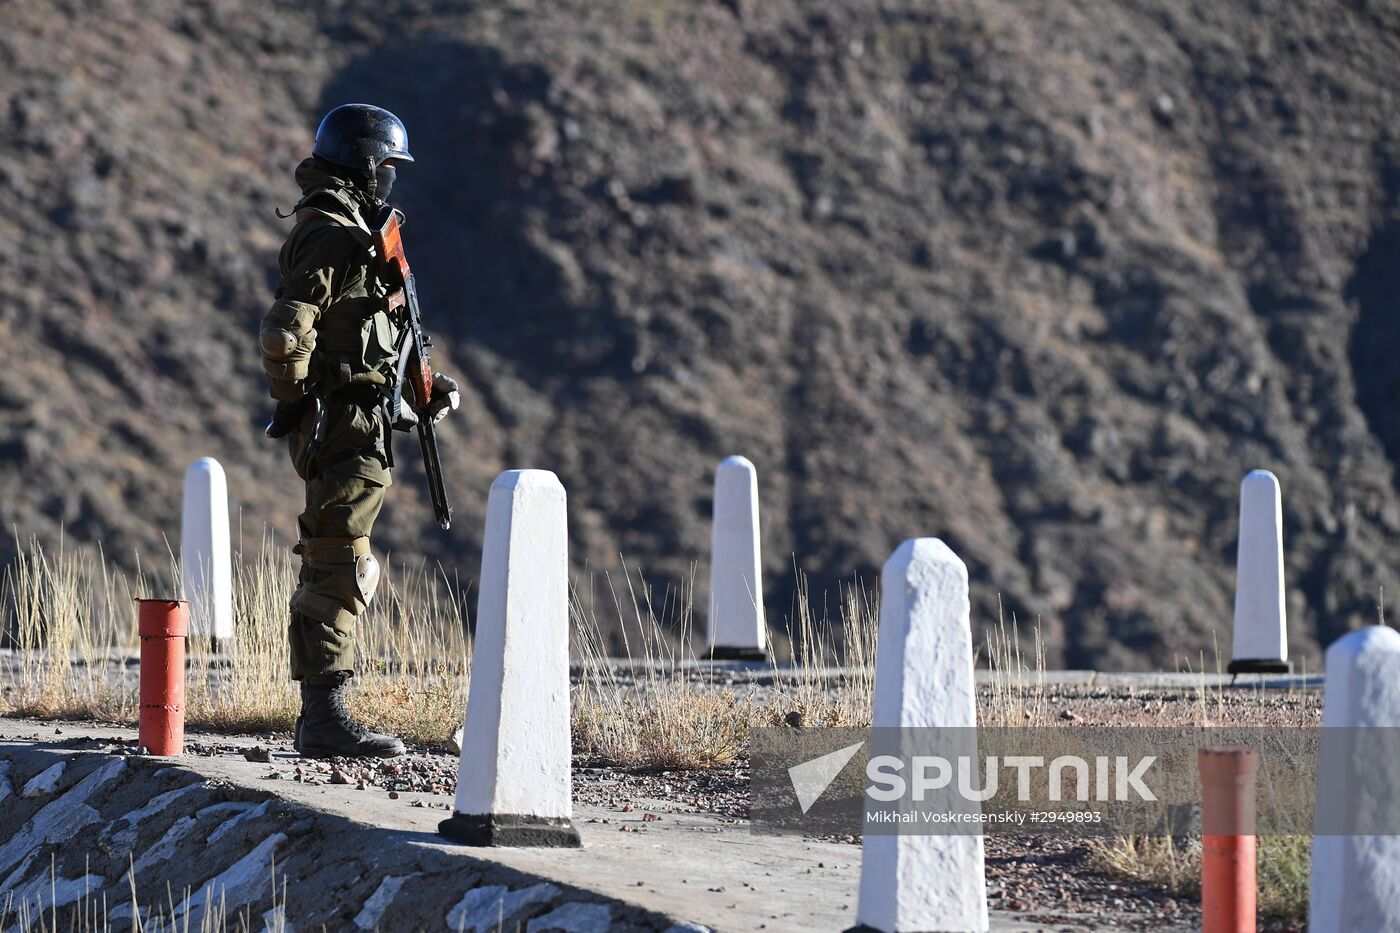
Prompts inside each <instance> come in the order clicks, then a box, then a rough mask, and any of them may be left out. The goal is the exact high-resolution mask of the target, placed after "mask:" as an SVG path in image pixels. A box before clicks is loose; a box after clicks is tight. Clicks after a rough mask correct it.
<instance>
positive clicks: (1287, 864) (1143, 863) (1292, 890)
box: [1089, 836, 1312, 922]
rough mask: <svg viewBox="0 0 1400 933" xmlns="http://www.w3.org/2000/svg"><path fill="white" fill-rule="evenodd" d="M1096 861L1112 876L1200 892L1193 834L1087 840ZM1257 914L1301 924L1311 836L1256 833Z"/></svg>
mask: <svg viewBox="0 0 1400 933" xmlns="http://www.w3.org/2000/svg"><path fill="white" fill-rule="evenodd" d="M1089 844H1090V849H1091V851H1092V853H1093V857H1094V860H1095V862H1096V863H1097V864H1098V865H1099V866H1100V867H1102V868H1103V869H1105V870H1107V871H1110V872H1112V873H1114V874H1116V875H1122V876H1124V877H1127V878H1134V879H1137V880H1139V881H1146V882H1148V883H1150V884H1155V885H1160V886H1161V887H1163V888H1165V889H1166V890H1167V891H1169V892H1171V893H1172V894H1175V895H1181V896H1185V897H1193V898H1194V897H1199V896H1200V893H1201V843H1200V839H1198V838H1193V839H1190V840H1187V841H1185V842H1184V843H1183V842H1181V841H1177V840H1173V839H1172V837H1170V836H1128V837H1119V838H1113V839H1093V840H1090V843H1089ZM1255 853H1256V859H1257V877H1258V890H1259V912H1260V913H1262V914H1267V915H1270V916H1274V917H1279V918H1282V919H1284V920H1291V921H1296V922H1302V921H1305V920H1306V919H1307V916H1308V872H1309V870H1310V866H1311V856H1312V838H1311V837H1310V836H1259V837H1257V847H1256V849H1255Z"/></svg>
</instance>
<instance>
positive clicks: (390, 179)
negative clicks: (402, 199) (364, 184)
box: [374, 162, 396, 201]
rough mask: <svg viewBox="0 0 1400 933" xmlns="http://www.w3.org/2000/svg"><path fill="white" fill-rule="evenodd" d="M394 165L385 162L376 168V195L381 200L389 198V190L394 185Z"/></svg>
mask: <svg viewBox="0 0 1400 933" xmlns="http://www.w3.org/2000/svg"><path fill="white" fill-rule="evenodd" d="M395 175H396V173H395V171H394V167H393V166H392V165H390V164H389V163H388V162H385V163H384V164H383V165H381V166H379V168H377V169H375V170H374V196H375V197H376V198H378V199H379V200H381V201H387V200H389V191H390V190H391V189H392V188H393V187H394V178H395Z"/></svg>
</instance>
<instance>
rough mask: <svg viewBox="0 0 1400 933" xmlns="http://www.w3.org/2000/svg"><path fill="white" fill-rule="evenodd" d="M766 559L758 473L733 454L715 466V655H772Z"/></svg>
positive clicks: (710, 637)
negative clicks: (767, 619) (766, 602)
mask: <svg viewBox="0 0 1400 933" xmlns="http://www.w3.org/2000/svg"><path fill="white" fill-rule="evenodd" d="M761 562H762V551H761V550H760V544H759V531H758V472H757V471H756V470H755V469H754V465H753V464H752V463H750V462H749V461H748V460H747V459H746V458H744V457H728V458H726V459H725V460H724V461H723V462H721V463H720V465H719V467H718V468H717V469H716V470H715V502H714V527H713V529H712V531H711V538H710V614H709V625H708V629H707V632H708V640H709V649H710V654H711V656H712V657H715V658H721V659H726V658H728V659H743V660H762V659H763V658H764V657H766V656H767V630H766V627H765V623H764V617H763V574H762V571H761V569H760V566H761Z"/></svg>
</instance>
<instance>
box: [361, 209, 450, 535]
mask: <svg viewBox="0 0 1400 933" xmlns="http://www.w3.org/2000/svg"><path fill="white" fill-rule="evenodd" d="M400 217H402V215H401V214H400V213H399V212H398V211H396V210H394V209H393V208H392V207H389V206H388V205H385V207H384V212H383V213H381V214H380V215H379V217H378V218H377V219H376V223H375V228H374V247H375V249H376V250H378V252H379V256H380V258H381V259H382V260H383V261H385V262H387V263H388V264H389V268H390V270H391V271H393V272H395V273H396V274H397V276H398V278H399V283H400V287H399V289H398V290H397V291H395V292H394V293H393V294H391V295H390V296H389V311H390V312H391V313H393V312H397V313H398V315H399V319H400V323H401V324H402V325H403V337H402V338H401V339H400V340H399V347H398V349H399V371H398V379H397V380H395V386H394V402H393V410H392V411H391V412H390V415H391V417H392V418H393V421H394V422H397V421H398V420H399V418H400V417H401V416H402V414H403V401H404V398H403V394H404V385H405V384H407V386H408V388H409V391H410V396H411V397H410V398H409V405H410V406H411V407H412V409H413V413H414V414H415V415H417V416H418V446H419V447H421V448H422V450H423V471H424V472H425V473H427V474H428V493H429V495H431V496H432V500H433V517H434V518H436V519H437V523H438V524H439V525H441V526H442V528H443V530H444V531H445V530H447V529H448V528H450V527H452V506H450V505H448V504H447V487H445V486H444V485H443V483H442V461H441V460H440V459H439V458H438V448H437V431H436V430H435V428H434V426H433V422H432V419H431V418H430V417H429V416H428V403H429V402H431V401H432V400H433V365H432V361H431V360H429V358H428V350H429V349H431V347H432V345H433V343H432V340H431V339H430V338H429V337H428V335H427V334H424V333H423V318H422V316H421V315H420V314H419V311H418V291H417V289H416V288H415V286H414V284H413V273H412V272H410V271H409V268H408V259H407V258H406V257H405V256H404V252H403V237H402V236H401V234H400V232H399V219H400Z"/></svg>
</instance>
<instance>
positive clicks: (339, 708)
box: [295, 678, 404, 758]
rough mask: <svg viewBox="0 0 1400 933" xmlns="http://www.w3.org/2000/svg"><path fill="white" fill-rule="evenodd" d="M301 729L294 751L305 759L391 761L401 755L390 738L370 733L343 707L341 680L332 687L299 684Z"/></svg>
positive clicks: (397, 743)
mask: <svg viewBox="0 0 1400 933" xmlns="http://www.w3.org/2000/svg"><path fill="white" fill-rule="evenodd" d="M299 718H300V720H301V726H300V728H299V729H297V731H296V738H295V747H296V750H297V751H298V752H300V753H301V754H302V755H305V756H306V757H307V758H334V757H347V758H394V757H396V756H398V755H402V754H403V753H404V747H403V743H402V742H400V741H399V740H398V739H396V738H394V737H393V736H392V735H380V734H379V733H377V732H371V731H369V730H368V729H366V728H365V727H364V726H362V725H360V724H359V723H357V722H356V721H355V720H354V719H353V718H352V717H351V716H350V710H349V709H348V708H347V707H346V705H345V679H344V678H342V679H341V680H339V681H338V682H336V683H333V684H310V683H307V682H306V681H302V683H301V716H300V717H299Z"/></svg>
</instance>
